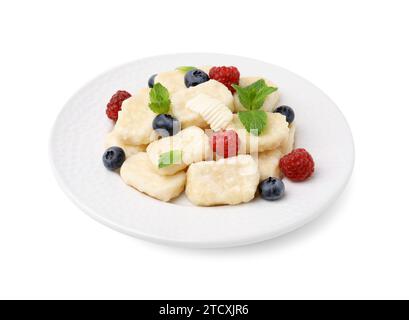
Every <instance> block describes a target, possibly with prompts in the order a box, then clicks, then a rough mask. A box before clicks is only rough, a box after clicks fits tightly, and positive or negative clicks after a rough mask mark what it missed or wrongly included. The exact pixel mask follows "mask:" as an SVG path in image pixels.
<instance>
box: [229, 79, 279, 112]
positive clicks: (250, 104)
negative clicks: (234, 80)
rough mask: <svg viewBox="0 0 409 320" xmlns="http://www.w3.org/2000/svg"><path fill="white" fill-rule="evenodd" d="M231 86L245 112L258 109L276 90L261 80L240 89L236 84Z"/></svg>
mask: <svg viewBox="0 0 409 320" xmlns="http://www.w3.org/2000/svg"><path fill="white" fill-rule="evenodd" d="M232 86H233V88H234V89H236V91H237V93H238V95H239V100H240V102H241V104H242V105H243V107H244V108H246V109H247V110H258V109H260V108H261V107H262V106H263V103H264V101H265V100H266V98H267V96H268V95H269V94H271V93H273V92H274V91H277V89H278V88H275V87H269V86H267V85H266V82H265V81H264V80H263V79H260V80H258V81H256V82H254V83H252V84H251V85H249V86H247V87H240V86H238V85H236V84H233V85H232Z"/></svg>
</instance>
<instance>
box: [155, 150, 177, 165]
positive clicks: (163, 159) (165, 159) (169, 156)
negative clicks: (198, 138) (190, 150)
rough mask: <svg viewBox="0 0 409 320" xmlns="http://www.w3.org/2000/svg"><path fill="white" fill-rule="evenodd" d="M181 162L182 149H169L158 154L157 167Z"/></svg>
mask: <svg viewBox="0 0 409 320" xmlns="http://www.w3.org/2000/svg"><path fill="white" fill-rule="evenodd" d="M181 162H182V150H171V151H169V152H165V153H162V154H161V155H160V156H159V163H158V167H159V168H166V167H168V166H170V165H172V164H179V163H181Z"/></svg>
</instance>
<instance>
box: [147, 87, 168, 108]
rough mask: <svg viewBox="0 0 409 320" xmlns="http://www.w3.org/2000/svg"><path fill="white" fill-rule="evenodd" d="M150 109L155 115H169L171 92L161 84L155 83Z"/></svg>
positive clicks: (150, 96) (151, 94)
mask: <svg viewBox="0 0 409 320" xmlns="http://www.w3.org/2000/svg"><path fill="white" fill-rule="evenodd" d="M149 98H150V103H149V108H151V110H152V111H153V112H155V113H158V114H161V113H168V112H169V108H170V98H169V91H168V89H166V88H165V87H164V86H162V85H161V84H160V83H155V84H154V86H153V88H152V89H151V91H150V92H149Z"/></svg>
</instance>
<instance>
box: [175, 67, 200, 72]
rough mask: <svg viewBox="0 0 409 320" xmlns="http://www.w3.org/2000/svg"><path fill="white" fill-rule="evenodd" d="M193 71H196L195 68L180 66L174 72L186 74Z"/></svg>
mask: <svg viewBox="0 0 409 320" xmlns="http://www.w3.org/2000/svg"><path fill="white" fill-rule="evenodd" d="M194 69H197V68H196V67H192V66H181V67H177V68H176V70H179V71H183V72H188V71H190V70H194Z"/></svg>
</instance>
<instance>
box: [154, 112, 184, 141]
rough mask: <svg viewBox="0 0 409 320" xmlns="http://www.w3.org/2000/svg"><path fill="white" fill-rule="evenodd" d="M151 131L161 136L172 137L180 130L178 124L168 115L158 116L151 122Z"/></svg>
mask: <svg viewBox="0 0 409 320" xmlns="http://www.w3.org/2000/svg"><path fill="white" fill-rule="evenodd" d="M152 127H153V129H154V130H155V131H156V132H157V133H158V134H159V135H160V136H161V137H168V136H173V135H174V134H176V133H178V132H179V130H180V123H179V121H178V120H177V119H175V118H173V117H172V116H171V115H170V114H158V115H157V116H156V117H155V119H153V122H152Z"/></svg>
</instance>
